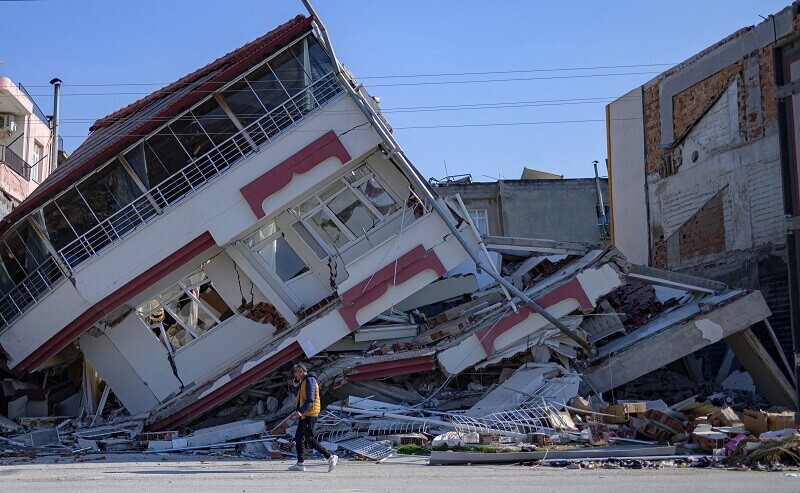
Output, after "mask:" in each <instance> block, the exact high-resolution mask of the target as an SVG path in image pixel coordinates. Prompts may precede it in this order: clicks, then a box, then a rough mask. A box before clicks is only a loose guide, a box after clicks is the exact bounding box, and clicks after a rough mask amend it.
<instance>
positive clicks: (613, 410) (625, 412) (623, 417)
mask: <svg viewBox="0 0 800 493" xmlns="http://www.w3.org/2000/svg"><path fill="white" fill-rule="evenodd" d="M645 411H647V404H646V403H644V402H625V403H623V404H615V405H613V406H608V407H607V408H605V409H602V410H601V411H600V412H601V413H603V414H612V415H614V416H615V417H611V416H604V418H605V421H606V423H611V424H623V423H626V422H627V421H628V417H629V416H630V415H631V414H640V413H644V412H645Z"/></svg>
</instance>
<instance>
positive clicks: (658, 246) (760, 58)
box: [607, 3, 800, 360]
mask: <svg viewBox="0 0 800 493" xmlns="http://www.w3.org/2000/svg"><path fill="white" fill-rule="evenodd" d="M799 38H800V17H799V16H798V5H797V4H796V3H795V4H793V5H791V6H789V7H787V8H785V9H783V10H782V11H780V12H778V13H776V14H775V15H771V16H769V17H768V18H766V20H765V21H763V22H761V23H760V24H758V25H755V26H750V27H746V28H743V29H740V30H739V31H737V32H735V33H733V34H731V35H730V36H728V37H727V38H725V39H723V40H721V41H720V42H718V43H716V44H715V45H713V46H710V47H708V48H706V49H704V50H703V51H701V52H699V53H698V54H697V55H695V56H693V57H691V58H689V59H687V60H686V61H684V62H683V63H681V64H679V65H677V66H675V67H673V68H671V69H669V70H667V71H666V72H664V73H662V74H660V75H658V76H657V77H656V78H654V79H653V80H651V81H650V82H648V83H646V84H645V85H643V86H642V87H638V88H635V89H633V90H632V91H630V92H629V93H627V94H625V95H624V96H622V97H620V98H619V99H617V100H616V101H614V102H613V103H611V104H610V105H609V106H608V107H607V120H608V123H607V130H608V145H609V147H608V154H609V162H610V179H611V204H612V231H613V243H614V244H615V245H616V246H617V247H618V248H619V249H620V250H621V251H622V252H623V253H624V254H625V255H626V257H627V258H628V259H629V260H630V261H631V262H634V263H641V264H649V265H652V266H654V267H659V268H663V269H670V270H675V271H680V272H685V273H690V274H695V275H702V276H705V277H709V278H713V279H715V280H719V281H723V282H726V283H727V284H729V285H737V286H743V287H746V288H748V289H758V290H760V291H761V292H762V293H763V294H764V297H765V299H766V300H767V303H768V304H769V307H770V309H771V311H772V316H771V317H770V318H769V322H770V323H771V325H772V327H773V328H774V331H775V333H776V334H777V338H778V339H779V345H780V346H782V347H783V349H784V351H785V353H786V354H787V355H788V357H789V359H790V360H791V354H792V349H791V348H792V331H791V326H792V321H791V317H790V294H791V292H792V291H794V296H795V300H796V294H797V289H796V288H797V281H796V277H795V280H794V281H793V282H792V283H790V282H789V271H790V265H791V263H792V262H793V261H794V260H793V259H796V251H797V247H796V245H795V243H796V241H797V240H796V228H797V226H796V221H793V220H791V217H792V216H794V217H796V216H797V207H798V205H797V204H798V203H800V201H798V200H797V190H798V182H797V176H798V175H797V159H796V148H797V147H796V145H795V141H796V138H797V135H798V127H797V120H796V117H795V116H794V112H795V108H796V104H797V103H796V101H795V100H797V96H791V97H787V95H788V94H789V93H787V89H786V88H787V87H789V86H790V85H791V84H792V82H793V81H796V80H797V77H798V74H800V72H799V71H798V67H800V65H798V64H797V63H796V60H797V59H798V56H797V53H798V49H797V46H798V44H797V39H799ZM781 93H785V94H781ZM787 216H788V217H790V221H789V222H788V223H787ZM792 224H794V226H792ZM787 226H789V229H787ZM792 228H794V229H792ZM795 303H796V301H795ZM796 312H797V306H795V313H796ZM795 317H797V315H795ZM795 325H797V322H795ZM765 330H766V329H765V328H764V327H762V332H761V334H762V335H763V336H764V337H762V340H764V341H767V342H766V344H767V345H768V346H771V347H773V348H774V345H773V344H772V342H769V341H770V338H769V337H767V334H766V332H765Z"/></svg>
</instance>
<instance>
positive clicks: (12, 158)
mask: <svg viewBox="0 0 800 493" xmlns="http://www.w3.org/2000/svg"><path fill="white" fill-rule="evenodd" d="M0 162H3V163H6V166H8V167H9V168H11V169H12V170H14V171H15V172H16V173H17V174H18V175H19V176H21V177H23V178H24V179H26V180H30V179H31V168H32V166H31V165H29V164H28V163H27V162H26V161H25V160H24V159H22V158H21V157H20V156H19V155H18V154H17V153H16V152H14V151H12V150H11V149H9V148H8V147H6V146H0Z"/></svg>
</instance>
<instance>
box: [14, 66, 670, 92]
mask: <svg viewBox="0 0 800 493" xmlns="http://www.w3.org/2000/svg"><path fill="white" fill-rule="evenodd" d="M658 73H660V72H653V71H649V72H617V73H605V74H580V75H553V76H548V77H513V78H505V79H478V80H455V81H423V82H395V83H391V84H370V85H369V87H370V88H373V87H405V86H415V87H416V86H438V85H451V84H484V83H496V82H523V81H533V80H566V79H587V78H598V77H619V76H629V75H653V74H658ZM283 82H290V81H288V80H284V81H283ZM227 83H228V82H226V84H227ZM200 84H202V83H200ZM200 84H199V85H200ZM155 92H158V91H155ZM178 92H180V93H185V94H190V93H195V94H197V93H199V94H211V93H214V92H217V90H215V89H206V90H199V89H188V90H187V89H186V88H185V87H182V88H180V89H176V90H174V91H164V92H162V93H161V94H160V95H162V96H166V95H169V94H174V93H178ZM149 94H152V93H150V92H67V91H63V92H62V93H61V96H62V97H64V96H147V95H149ZM31 96H32V97H48V96H51V94H32V95H31ZM6 97H10V96H6Z"/></svg>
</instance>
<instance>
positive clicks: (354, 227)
mask: <svg viewBox="0 0 800 493" xmlns="http://www.w3.org/2000/svg"><path fill="white" fill-rule="evenodd" d="M328 207H330V209H331V211H333V213H334V214H336V217H338V218H339V220H340V221H342V222H343V223H344V224H345V226H347V228H348V229H349V230H350V231H351V232H352V233H353V234H354V235H356V236H357V237H360V236H364V231H369V230H371V229H372V228H374V227H375V224H376V223H377V222H378V218H377V217H375V215H374V214H373V213H372V211H370V210H369V209H368V208H367V207H366V206H365V205H364V204H362V203H361V201H360V200H358V198H356V196H355V194H353V192H351V191H350V190H345V191H344V192H342V193H340V194H339V195H337V196H336V197H335V198H334V199H333V200H331V201H330V202H329V203H328Z"/></svg>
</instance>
